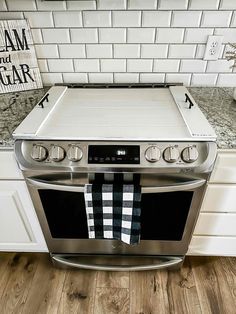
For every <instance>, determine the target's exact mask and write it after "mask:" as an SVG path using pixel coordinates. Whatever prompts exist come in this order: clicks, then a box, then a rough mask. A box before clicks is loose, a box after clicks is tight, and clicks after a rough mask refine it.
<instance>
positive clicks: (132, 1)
mask: <svg viewBox="0 0 236 314" xmlns="http://www.w3.org/2000/svg"><path fill="white" fill-rule="evenodd" d="M128 8H129V9H132V10H155V9H156V8H157V0H145V1H144V0H128Z"/></svg>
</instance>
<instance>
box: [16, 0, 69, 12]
mask: <svg viewBox="0 0 236 314" xmlns="http://www.w3.org/2000/svg"><path fill="white" fill-rule="evenodd" d="M17 2H18V0H17ZM27 2H29V0H28V1H27ZM36 3H37V8H38V10H39V11H58V10H59V11H60V10H66V1H42V0H36Z"/></svg>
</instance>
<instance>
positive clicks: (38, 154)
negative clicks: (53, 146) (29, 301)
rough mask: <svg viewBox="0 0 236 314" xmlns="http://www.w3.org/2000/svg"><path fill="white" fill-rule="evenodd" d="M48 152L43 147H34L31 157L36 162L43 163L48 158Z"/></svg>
mask: <svg viewBox="0 0 236 314" xmlns="http://www.w3.org/2000/svg"><path fill="white" fill-rule="evenodd" d="M47 155H48V151H47V149H46V148H45V147H43V146H42V145H34V146H33V148H32V152H31V157H32V159H33V160H36V161H43V160H45V159H46V158H47Z"/></svg>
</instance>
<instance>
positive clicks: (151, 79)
mask: <svg viewBox="0 0 236 314" xmlns="http://www.w3.org/2000/svg"><path fill="white" fill-rule="evenodd" d="M164 81H165V74H164V73H140V83H164Z"/></svg>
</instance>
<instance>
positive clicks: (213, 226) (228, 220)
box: [194, 213, 236, 236]
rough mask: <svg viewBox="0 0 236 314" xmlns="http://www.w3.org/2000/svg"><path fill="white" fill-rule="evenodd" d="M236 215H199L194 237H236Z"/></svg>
mask: <svg viewBox="0 0 236 314" xmlns="http://www.w3.org/2000/svg"><path fill="white" fill-rule="evenodd" d="M235 226H236V214H223V213H219V214H218V213H200V215H199V218H198V221H197V224H196V227H195V230H194V235H216V236H220V235H223V236H236V227H235Z"/></svg>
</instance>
